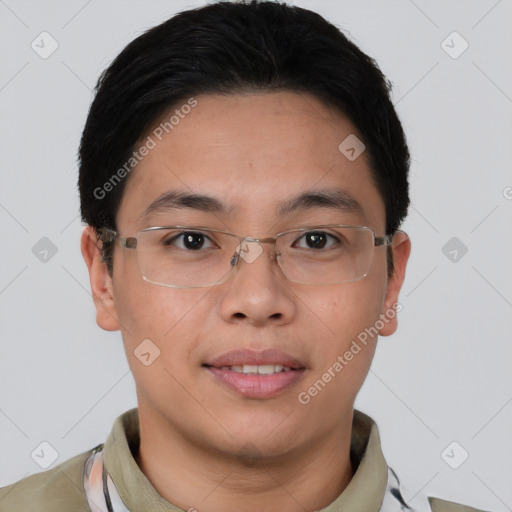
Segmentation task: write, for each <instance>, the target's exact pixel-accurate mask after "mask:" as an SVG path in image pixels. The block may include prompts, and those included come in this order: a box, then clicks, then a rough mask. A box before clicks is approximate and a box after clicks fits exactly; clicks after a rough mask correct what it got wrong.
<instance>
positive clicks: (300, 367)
mask: <svg viewBox="0 0 512 512" xmlns="http://www.w3.org/2000/svg"><path fill="white" fill-rule="evenodd" d="M202 366H203V368H205V369H206V370H207V371H208V372H210V374H211V375H212V376H213V377H214V379H215V380H216V381H217V382H219V383H220V384H222V385H223V386H227V387H228V388H229V389H230V390H231V391H234V392H235V393H237V394H239V395H242V396H244V397H246V398H254V399H266V398H272V397H275V396H277V395H279V394H281V393H282V392H284V391H285V390H287V389H289V388H291V387H292V386H293V385H295V384H296V383H297V382H298V381H299V380H301V379H302V378H303V376H304V373H305V371H306V366H305V365H304V364H303V363H302V362H301V361H299V360H298V359H296V358H294V357H291V356H289V355H288V354H286V353H284V352H281V351H277V350H273V349H270V350H264V351H260V352H255V351H251V350H236V351H231V352H228V353H226V354H223V355H221V356H220V357H218V358H216V359H214V360H212V361H209V362H207V363H204V364H203V365H202Z"/></svg>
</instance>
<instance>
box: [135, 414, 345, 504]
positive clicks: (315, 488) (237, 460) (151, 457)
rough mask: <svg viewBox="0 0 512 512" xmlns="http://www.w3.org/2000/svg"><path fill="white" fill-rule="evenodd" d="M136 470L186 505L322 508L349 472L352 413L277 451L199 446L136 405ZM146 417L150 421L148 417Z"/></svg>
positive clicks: (336, 493)
mask: <svg viewBox="0 0 512 512" xmlns="http://www.w3.org/2000/svg"><path fill="white" fill-rule="evenodd" d="M139 419H140V439H141V441H140V446H139V451H138V453H137V455H136V457H135V459H136V461H137V464H138V465H139V467H140V469H141V471H142V472H143V473H144V474H145V475H146V477H147V478H148V480H149V481H150V482H151V483H152V485H153V487H154V488H155V489H156V490H157V492H158V493H159V494H160V495H161V496H162V497H163V498H165V499H166V500H167V501H169V502H170V503H172V504H173V505H175V506H178V507H180V508H182V509H183V510H187V511H194V510H198V511H200V512H213V511H218V510H225V511H227V512H231V511H233V512H234V511H238V510H240V503H243V504H244V506H243V510H244V512H256V511H258V512H260V511H261V510H265V511H269V512H270V511H276V512H277V511H281V510H286V511H288V512H304V511H313V510H319V509H322V508H325V507H326V506H327V505H329V504H330V503H332V502H333V501H334V500H335V499H336V498H337V497H338V496H339V495H340V494H341V493H342V492H343V490H344V489H345V487H346V486H347V485H348V483H349V482H350V480H351V479H352V476H353V470H352V465H351V462H350V437H351V427H352V415H349V418H347V421H346V422H345V424H344V425H341V426H340V428H339V429H337V430H336V431H333V432H332V433H331V435H329V436H323V437H322V439H321V440H319V441H317V442H314V443H310V444H309V445H308V446H307V447H300V448H298V449H296V450H295V451H293V452H292V453H290V452H289V453H287V454H285V455H281V456H272V457H267V456H262V455H261V454H260V453H258V452H257V450H256V451H255V453H251V450H250V447H249V448H247V450H246V452H245V453H244V455H242V456H240V455H230V454H225V453H220V452H219V451H214V450H211V449H207V448H206V447H205V446H198V444H197V443H195V442H193V441H191V440H190V439H189V438H186V437H184V436H182V435H180V433H179V432H177V430H176V429H173V428H172V426H169V425H168V424H166V422H165V421H164V420H162V421H155V418H154V417H151V419H150V418H149V417H148V416H147V413H146V412H145V411H144V409H142V410H141V408H140V407H139ZM149 420H150V421H149Z"/></svg>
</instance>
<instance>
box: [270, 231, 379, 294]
mask: <svg viewBox="0 0 512 512" xmlns="http://www.w3.org/2000/svg"><path fill="white" fill-rule="evenodd" d="M373 249H374V234H373V231H372V230H371V229H370V228H365V227H341V228H340V227H315V228H307V229H305V230H304V229H301V230H296V231H292V232H289V233H286V234H283V235H281V236H280V237H279V238H278V247H277V253H278V254H279V255H280V258H279V260H280V264H281V269H282V271H283V274H284V275H285V276H286V277H287V278H288V279H289V280H290V281H293V282H295V283H301V284H315V285H322V284H325V285H327V284H340V283H346V282H349V281H356V280H358V279H361V278H362V277H364V276H365V275H366V274H367V273H368V271H369V270H370V265H371V262H372V256H373Z"/></svg>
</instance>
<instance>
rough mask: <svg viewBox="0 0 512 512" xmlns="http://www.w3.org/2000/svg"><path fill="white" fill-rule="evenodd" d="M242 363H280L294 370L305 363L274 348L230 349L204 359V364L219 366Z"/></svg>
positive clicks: (302, 366)
mask: <svg viewBox="0 0 512 512" xmlns="http://www.w3.org/2000/svg"><path fill="white" fill-rule="evenodd" d="M243 364H252V365H254V364H256V365H261V364H280V365H281V366H289V367H290V368H294V369H296V370H298V369H300V368H304V367H305V364H304V363H302V362H301V361H300V360H299V359H297V358H295V357H292V356H290V355H289V354H287V353H286V352H283V351H281V350H276V349H266V350H259V351H255V350H250V349H242V350H231V351H230V352H226V353H225V354H222V355H220V356H218V357H216V358H215V359H212V360H211V361H206V362H205V365H208V366H214V367H216V368H220V367H221V366H239V365H243Z"/></svg>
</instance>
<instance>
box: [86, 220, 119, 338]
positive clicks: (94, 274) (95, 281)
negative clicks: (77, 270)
mask: <svg viewBox="0 0 512 512" xmlns="http://www.w3.org/2000/svg"><path fill="white" fill-rule="evenodd" d="M100 244H101V242H100V241H99V240H98V235H97V233H96V230H95V229H94V228H93V227H92V226H86V227H85V228H84V230H83V231H82V238H81V244H80V245H81V250H82V256H83V258H84V260H85V264H86V265H87V269H88V270H89V281H90V284H91V292H92V297H93V300H94V306H95V307H96V322H97V324H98V325H99V326H100V327H101V328H102V329H104V330H105V331H117V330H119V322H118V320H117V311H116V307H115V302H114V290H113V283H112V278H111V277H110V275H109V273H108V270H107V265H106V263H105V262H104V261H103V258H102V256H101V251H100Z"/></svg>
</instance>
